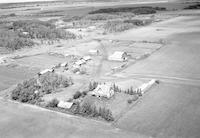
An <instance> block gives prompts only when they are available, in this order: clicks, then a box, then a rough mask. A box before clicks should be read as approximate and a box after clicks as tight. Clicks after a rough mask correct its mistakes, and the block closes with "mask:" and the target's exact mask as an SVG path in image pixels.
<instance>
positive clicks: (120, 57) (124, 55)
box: [108, 51, 127, 61]
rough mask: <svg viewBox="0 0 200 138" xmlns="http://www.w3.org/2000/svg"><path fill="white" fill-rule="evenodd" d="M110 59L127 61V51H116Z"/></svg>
mask: <svg viewBox="0 0 200 138" xmlns="http://www.w3.org/2000/svg"><path fill="white" fill-rule="evenodd" d="M108 60H113V61H126V60H127V53H126V52H121V51H115V52H114V53H113V54H112V55H111V56H109V57H108Z"/></svg>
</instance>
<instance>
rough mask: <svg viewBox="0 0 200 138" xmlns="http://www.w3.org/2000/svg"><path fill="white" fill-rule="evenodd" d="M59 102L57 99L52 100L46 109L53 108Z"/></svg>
mask: <svg viewBox="0 0 200 138" xmlns="http://www.w3.org/2000/svg"><path fill="white" fill-rule="evenodd" d="M58 103H59V101H58V100H57V99H52V100H51V101H49V102H48V104H47V105H46V107H52V108H55V107H57V106H58Z"/></svg>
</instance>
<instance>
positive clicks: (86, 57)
mask: <svg viewBox="0 0 200 138" xmlns="http://www.w3.org/2000/svg"><path fill="white" fill-rule="evenodd" d="M83 59H84V60H85V61H88V60H91V59H92V58H91V57H90V56H84V57H83Z"/></svg>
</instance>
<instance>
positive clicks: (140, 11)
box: [89, 6, 166, 14]
mask: <svg viewBox="0 0 200 138" xmlns="http://www.w3.org/2000/svg"><path fill="white" fill-rule="evenodd" d="M158 10H159V11H160V10H161V11H163V10H166V8H164V7H150V6H146V7H119V8H105V9H99V10H96V11H92V12H89V14H97V13H117V12H131V13H134V14H154V13H156V11H158Z"/></svg>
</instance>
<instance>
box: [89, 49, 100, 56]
mask: <svg viewBox="0 0 200 138" xmlns="http://www.w3.org/2000/svg"><path fill="white" fill-rule="evenodd" d="M89 53H90V54H91V55H99V50H97V49H91V50H89Z"/></svg>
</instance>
